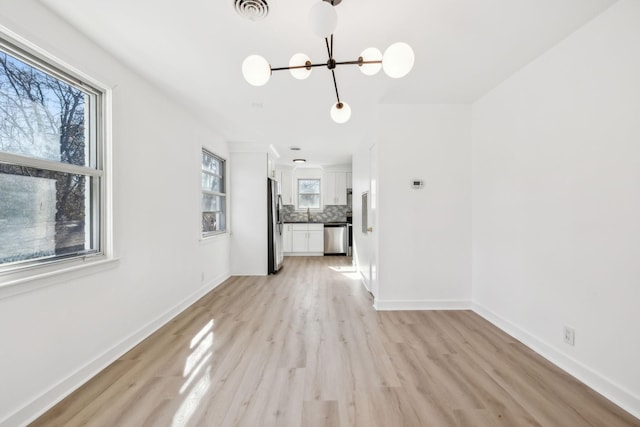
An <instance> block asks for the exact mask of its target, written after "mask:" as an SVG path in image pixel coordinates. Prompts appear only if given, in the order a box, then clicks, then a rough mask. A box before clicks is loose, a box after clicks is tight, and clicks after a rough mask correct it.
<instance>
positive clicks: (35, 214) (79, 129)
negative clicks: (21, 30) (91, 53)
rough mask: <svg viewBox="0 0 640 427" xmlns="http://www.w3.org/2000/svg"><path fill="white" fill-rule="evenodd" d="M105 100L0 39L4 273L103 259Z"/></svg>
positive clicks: (0, 254) (0, 260) (0, 250)
mask: <svg viewBox="0 0 640 427" xmlns="http://www.w3.org/2000/svg"><path fill="white" fill-rule="evenodd" d="M101 105H102V93H101V91H100V90H98V89H95V88H93V87H92V86H91V85H90V84H89V83H87V82H83V81H80V80H79V79H78V78H76V77H73V76H71V75H70V74H67V73H66V72H65V71H64V70H61V69H60V68H58V67H56V66H54V65H53V64H49V63H46V62H45V61H42V60H40V59H38V58H35V57H34V56H32V55H30V54H27V53H25V52H23V51H22V50H20V49H19V48H17V47H15V46H13V45H12V44H10V43H8V42H5V41H3V40H2V39H0V271H2V270H8V269H14V268H16V267H21V266H25V265H31V264H40V263H43V262H50V261H55V260H59V259H63V258H64V259H67V258H72V257H86V256H88V255H92V254H99V253H101V251H102V244H103V242H102V240H103V239H102V232H103V215H102V212H101V209H102V205H103V204H102V197H103V194H104V185H105V184H104V176H103V158H102V143H101V141H100V139H101V138H100V135H101V130H100V127H101V123H102V120H101V112H100V110H101Z"/></svg>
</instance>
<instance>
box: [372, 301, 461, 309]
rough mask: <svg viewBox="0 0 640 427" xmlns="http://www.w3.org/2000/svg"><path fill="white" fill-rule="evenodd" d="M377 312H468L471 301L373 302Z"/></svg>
mask: <svg viewBox="0 0 640 427" xmlns="http://www.w3.org/2000/svg"><path fill="white" fill-rule="evenodd" d="M373 307H374V308H375V309H376V310H378V311H402V310H470V309H471V301H468V300H417V301H415V300H380V299H377V298H376V300H375V301H374V302H373Z"/></svg>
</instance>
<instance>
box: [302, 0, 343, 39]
mask: <svg viewBox="0 0 640 427" xmlns="http://www.w3.org/2000/svg"><path fill="white" fill-rule="evenodd" d="M309 24H310V25H311V30H312V31H313V32H314V34H315V35H317V36H318V37H322V38H327V37H329V36H330V35H331V34H333V31H334V30H335V29H336V26H337V25H338V14H337V13H336V10H335V9H334V8H333V5H331V3H329V2H326V1H320V2H319V3H316V4H315V5H314V6H313V7H312V8H311V9H310V10H309Z"/></svg>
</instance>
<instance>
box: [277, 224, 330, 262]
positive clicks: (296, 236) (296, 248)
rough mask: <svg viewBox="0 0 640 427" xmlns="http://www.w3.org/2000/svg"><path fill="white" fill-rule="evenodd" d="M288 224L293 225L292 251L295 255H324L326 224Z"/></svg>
mask: <svg viewBox="0 0 640 427" xmlns="http://www.w3.org/2000/svg"><path fill="white" fill-rule="evenodd" d="M286 225H290V226H291V253H292V254H293V255H322V254H323V253H324V224H286ZM285 252H286V251H285Z"/></svg>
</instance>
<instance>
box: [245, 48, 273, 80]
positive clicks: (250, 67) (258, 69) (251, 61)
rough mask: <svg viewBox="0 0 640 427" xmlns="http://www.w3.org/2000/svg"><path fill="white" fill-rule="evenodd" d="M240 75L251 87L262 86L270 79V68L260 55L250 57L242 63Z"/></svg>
mask: <svg viewBox="0 0 640 427" xmlns="http://www.w3.org/2000/svg"><path fill="white" fill-rule="evenodd" d="M242 75H243V76H244V79H245V80H246V81H247V82H248V83H249V84H250V85H253V86H263V85H264V84H266V83H267V82H268V81H269V78H271V66H270V65H269V63H268V62H267V60H266V59H264V58H263V57H262V56H260V55H250V56H247V58H246V59H245V60H244V61H243V62H242Z"/></svg>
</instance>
